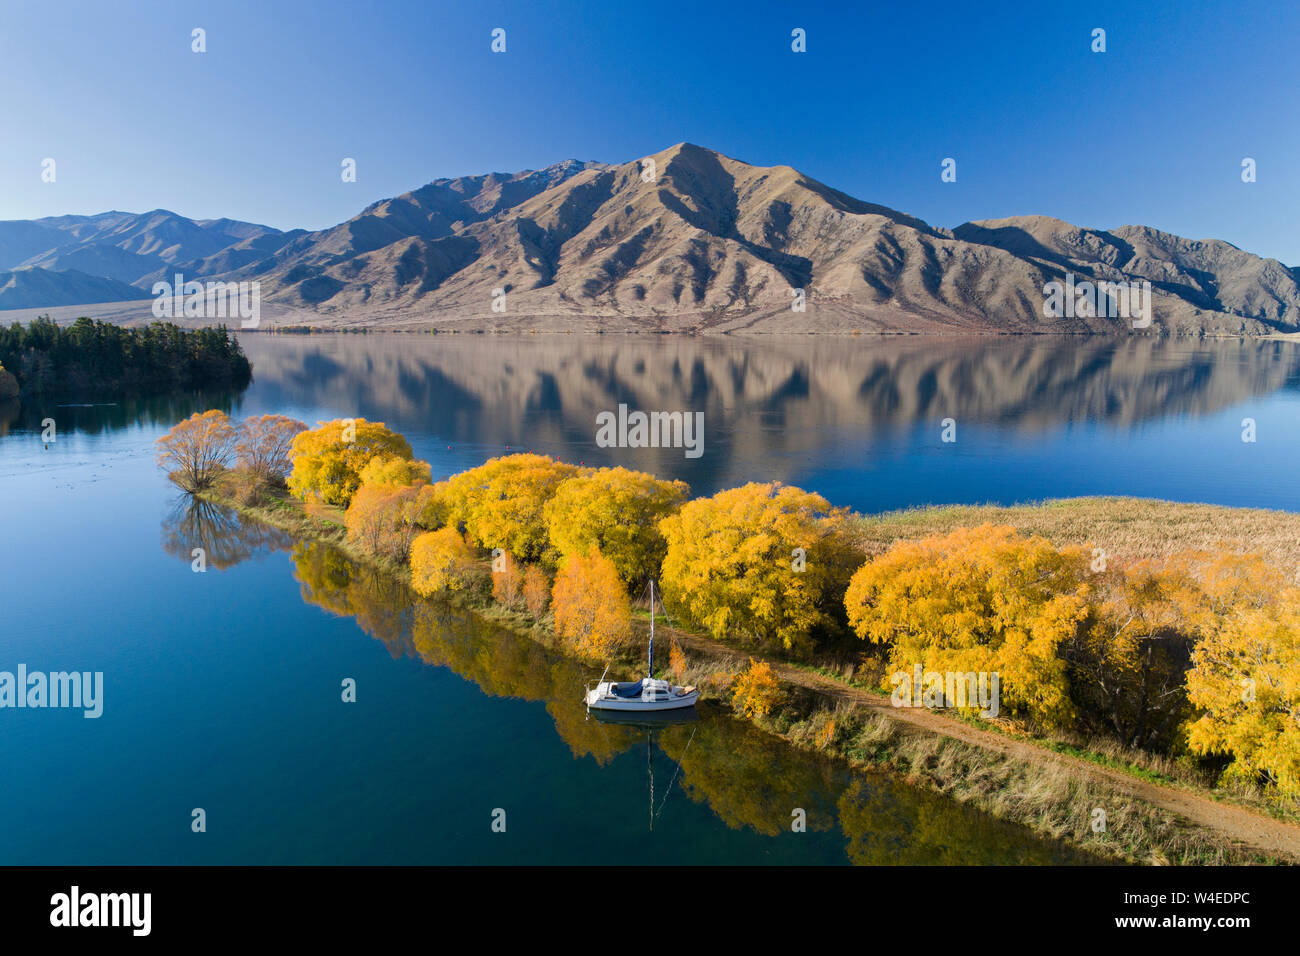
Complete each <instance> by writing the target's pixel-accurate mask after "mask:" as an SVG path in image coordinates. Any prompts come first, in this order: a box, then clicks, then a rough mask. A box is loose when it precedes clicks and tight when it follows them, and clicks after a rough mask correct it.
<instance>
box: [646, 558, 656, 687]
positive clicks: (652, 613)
mask: <svg viewBox="0 0 1300 956" xmlns="http://www.w3.org/2000/svg"><path fill="white" fill-rule="evenodd" d="M646 676H647V677H654V676H655V583H654V581H653V580H652V581H651V582H650V673H648V674H647V675H646Z"/></svg>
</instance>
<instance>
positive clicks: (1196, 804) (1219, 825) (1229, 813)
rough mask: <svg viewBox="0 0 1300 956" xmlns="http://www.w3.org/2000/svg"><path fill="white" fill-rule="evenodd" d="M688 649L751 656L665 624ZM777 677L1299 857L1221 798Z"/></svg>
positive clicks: (1276, 827)
mask: <svg viewBox="0 0 1300 956" xmlns="http://www.w3.org/2000/svg"><path fill="white" fill-rule="evenodd" d="M663 630H664V631H668V632H670V633H671V634H672V636H673V638H674V639H676V640H677V641H678V643H680V644H681V645H682V646H683V647H685V648H687V649H695V650H697V651H704V652H706V653H708V654H709V655H711V656H715V657H716V656H722V657H729V658H732V659H735V660H741V661H745V660H748V657H749V655H748V654H747V653H745V652H741V651H737V650H736V649H734V648H731V647H727V646H726V645H723V644H719V643H717V642H715V641H712V640H710V639H708V638H703V637H699V636H697V635H693V634H686V633H683V632H682V631H678V630H676V629H670V628H664V629H663ZM769 663H770V664H771V665H772V667H773V668H774V669H775V670H776V672H777V674H778V676H780V678H781V679H782V680H783V681H786V682H787V683H790V684H794V685H797V686H799V687H806V688H808V689H809V690H814V691H817V692H819V693H822V694H825V695H826V696H828V697H832V698H835V699H837V700H845V701H850V702H852V703H854V704H857V705H859V706H861V707H864V708H866V709H867V710H870V711H874V712H876V713H878V714H882V715H883V716H885V717H888V718H889V719H890V720H893V721H896V722H898V723H900V724H905V725H910V726H912V727H917V728H919V729H922V730H925V731H929V732H931V733H936V734H942V735H944V736H946V737H951V738H953V739H954V740H960V741H963V742H964V743H968V744H972V745H974V746H977V747H982V748H985V749H987V750H993V751H997V752H999V753H1003V754H1007V755H1009V756H1011V757H1013V758H1015V759H1016V760H1018V761H1023V762H1025V763H1031V764H1039V765H1042V766H1064V767H1068V768H1070V769H1072V770H1075V771H1078V772H1079V773H1081V774H1083V775H1085V776H1087V777H1091V778H1093V779H1098V780H1104V781H1106V783H1107V784H1108V785H1109V786H1110V787H1112V788H1113V789H1115V790H1117V791H1119V792H1121V793H1126V794H1128V795H1130V796H1133V797H1137V798H1138V799H1140V800H1143V801H1145V802H1146V803H1149V804H1151V805H1152V806H1156V807H1160V808H1162V809H1164V810H1167V811H1168V812H1170V813H1172V814H1175V815H1176V816H1179V817H1181V818H1183V819H1184V820H1187V821H1188V822H1190V823H1193V824H1196V825H1197V826H1201V827H1205V828H1207V829H1210V830H1213V831H1215V832H1216V833H1219V834H1221V835H1223V836H1225V837H1227V838H1228V839H1229V840H1232V841H1234V842H1237V843H1241V844H1245V845H1247V846H1250V847H1253V848H1254V849H1256V850H1262V851H1264V852H1266V853H1271V854H1275V855H1277V856H1280V857H1286V858H1289V859H1291V860H1292V861H1293V862H1300V827H1297V826H1294V825H1292V824H1290V823H1284V822H1282V821H1281V820H1276V819H1274V818H1272V817H1268V816H1264V815H1263V814H1259V813H1255V812H1253V811H1251V810H1247V809H1245V808H1243V807H1238V806H1233V805H1232V804H1227V803H1219V802H1218V801H1216V800H1211V799H1210V798H1208V797H1202V796H1198V795H1197V794H1194V793H1191V792H1188V791H1186V790H1181V789H1179V788H1177V787H1171V786H1167V785H1165V784H1160V783H1153V782H1151V781H1148V780H1142V779H1139V778H1137V777H1133V776H1130V775H1129V774H1127V773H1124V772H1123V771H1121V770H1115V769H1113V768H1111V767H1105V766H1102V765H1100V764H1096V763H1092V762H1091V761H1088V760H1083V759H1081V758H1079V757H1074V756H1071V755H1069V754H1061V753H1056V752H1054V751H1051V750H1047V749H1046V748H1044V747H1040V746H1037V745H1035V744H1032V743H1027V742H1025V741H1020V740H1014V739H1012V738H1010V737H1005V736H1003V735H1002V734H999V733H996V732H994V731H991V730H983V729H981V728H979V727H972V726H971V725H969V724H966V723H963V722H962V721H959V720H953V719H952V718H950V717H945V716H944V715H943V714H941V713H938V712H936V711H933V710H928V709H926V708H923V707H894V706H893V705H892V704H891V703H890V702H889V698H888V697H885V696H883V695H881V694H873V693H871V692H870V691H865V690H862V689H860V688H857V687H849V686H847V685H845V684H842V683H839V682H838V681H835V680H832V679H831V678H829V677H823V676H822V675H820V674H815V673H812V672H809V671H805V670H800V669H799V668H796V667H791V666H789V665H787V664H782V663H780V662H778V661H769Z"/></svg>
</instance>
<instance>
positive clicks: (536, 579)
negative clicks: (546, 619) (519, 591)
mask: <svg viewBox="0 0 1300 956" xmlns="http://www.w3.org/2000/svg"><path fill="white" fill-rule="evenodd" d="M550 603H551V579H550V578H549V577H547V575H546V572H545V571H543V570H542V569H541V568H540V567H539V566H538V565H536V564H530V565H528V567H526V568H525V569H524V607H526V608H528V613H529V614H531V615H532V616H533V617H536V618H540V617H541V616H542V615H543V614H545V613H546V606H547V605H548V604H550Z"/></svg>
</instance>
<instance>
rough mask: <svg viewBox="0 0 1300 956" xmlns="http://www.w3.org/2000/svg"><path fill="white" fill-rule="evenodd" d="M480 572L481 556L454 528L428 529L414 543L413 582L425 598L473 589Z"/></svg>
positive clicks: (412, 547) (412, 555)
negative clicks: (446, 592)
mask: <svg viewBox="0 0 1300 956" xmlns="http://www.w3.org/2000/svg"><path fill="white" fill-rule="evenodd" d="M480 574H481V570H480V567H479V561H478V556H477V555H476V554H475V553H474V549H473V548H472V547H471V546H470V545H469V544H468V543H467V542H466V541H465V538H464V537H463V536H462V535H461V533H460V532H459V531H457V530H456V529H455V528H452V527H446V528H440V529H438V530H437V531H426V532H425V533H424V534H422V535H420V536H419V537H417V538H416V539H415V540H414V541H413V542H411V584H412V586H413V587H414V588H415V590H416V591H418V592H419V593H420V594H422V595H424V596H425V597H430V596H432V595H434V594H438V593H441V592H444V591H463V590H466V589H468V588H471V587H473V586H474V585H475V583H476V582H477V580H478V578H479V576H480Z"/></svg>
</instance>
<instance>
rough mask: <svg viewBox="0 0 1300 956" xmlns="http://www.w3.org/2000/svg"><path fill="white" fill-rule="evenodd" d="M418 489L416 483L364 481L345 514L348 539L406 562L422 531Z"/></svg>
mask: <svg viewBox="0 0 1300 956" xmlns="http://www.w3.org/2000/svg"><path fill="white" fill-rule="evenodd" d="M419 491H420V489H419V488H418V487H416V486H413V485H385V484H363V485H362V486H361V487H360V488H358V489H357V492H356V494H354V495H353V496H352V502H351V504H349V505H348V510H347V513H346V515H344V519H343V520H344V526H345V527H346V528H347V535H348V541H349V542H351V543H352V544H353V545H354V546H355V547H357V548H359V549H360V550H362V551H365V552H367V553H369V554H372V555H375V556H376V557H382V558H387V559H388V560H390V561H396V562H398V563H404V562H405V561H406V559H407V556H408V555H409V553H410V550H411V542H412V541H413V540H414V539H415V536H416V535H417V534H418V533H419V531H420V529H419V527H418V526H417V525H416V523H415V522H416V517H417V516H418V514H419V504H418V499H419Z"/></svg>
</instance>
